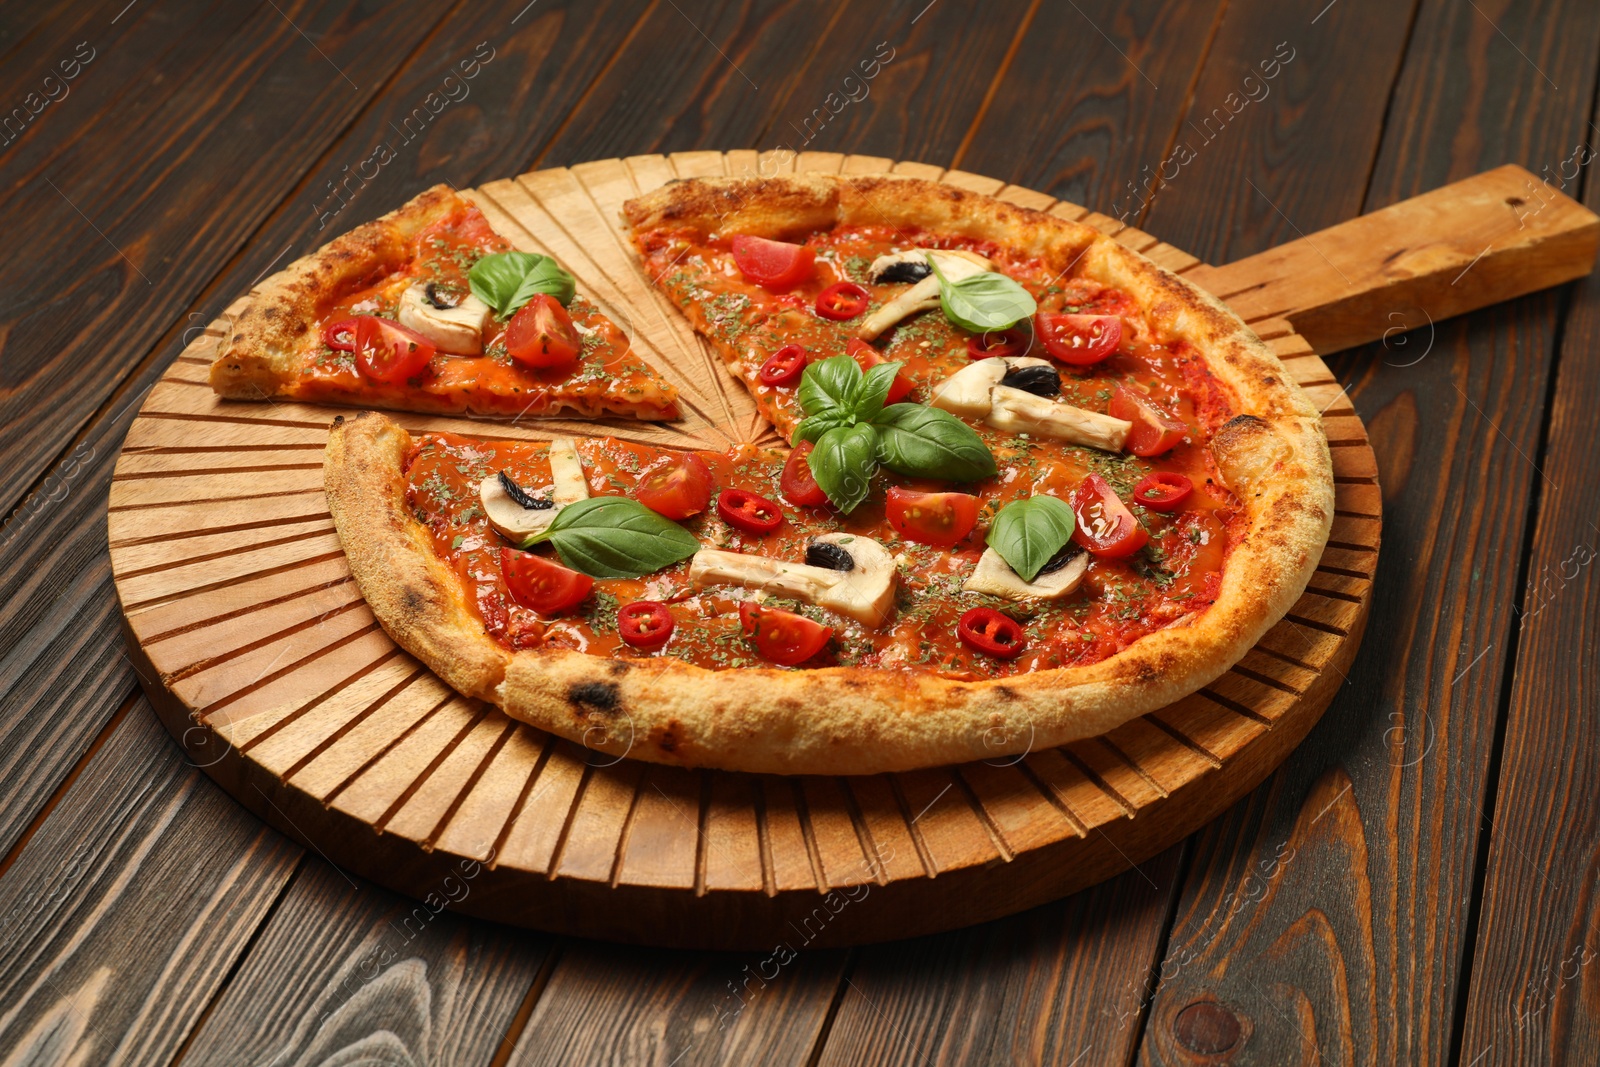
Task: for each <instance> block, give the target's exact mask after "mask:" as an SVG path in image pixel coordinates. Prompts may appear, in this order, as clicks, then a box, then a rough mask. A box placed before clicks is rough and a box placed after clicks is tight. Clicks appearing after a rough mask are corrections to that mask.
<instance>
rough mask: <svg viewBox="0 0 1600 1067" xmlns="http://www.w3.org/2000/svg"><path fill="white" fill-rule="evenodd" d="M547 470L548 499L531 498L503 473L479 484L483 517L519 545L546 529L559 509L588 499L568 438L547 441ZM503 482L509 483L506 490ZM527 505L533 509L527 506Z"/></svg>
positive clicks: (575, 453) (583, 479) (570, 441)
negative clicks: (548, 480)
mask: <svg viewBox="0 0 1600 1067" xmlns="http://www.w3.org/2000/svg"><path fill="white" fill-rule="evenodd" d="M550 471H551V474H552V476H553V478H554V482H555V484H554V485H552V486H551V490H550V497H549V499H540V498H538V497H534V496H532V494H530V493H528V492H527V490H525V489H523V488H522V487H521V486H519V485H517V483H516V482H512V481H511V478H510V476H509V475H507V474H506V473H505V472H504V471H501V472H500V473H499V474H491V475H489V477H487V478H485V479H484V480H483V481H481V482H479V483H478V500H479V501H480V502H481V503H482V504H483V514H484V516H485V517H486V518H488V520H489V525H490V526H493V527H494V528H495V529H496V530H498V531H499V532H500V533H501V534H503V535H505V536H506V537H508V538H510V539H511V540H512V541H515V542H517V543H518V544H521V543H522V542H523V541H526V540H527V539H528V538H530V537H533V536H536V535H538V534H542V533H544V532H545V531H546V530H548V529H549V528H550V524H551V523H552V522H554V521H555V518H556V515H557V514H558V513H559V512H560V511H561V509H562V508H564V507H566V506H567V505H568V504H575V503H577V502H578V501H580V500H587V499H588V498H589V483H588V481H587V479H585V478H584V475H583V461H582V460H581V459H579V458H578V449H577V446H576V445H574V444H573V443H572V439H571V438H567V437H560V438H557V439H556V440H554V441H551V442H550ZM507 482H511V485H510V486H509V487H508V486H507V485H506V483H507ZM513 490H515V495H513V492H512V491H513ZM519 497H520V498H521V499H518V498H519ZM529 503H532V504H533V506H532V507H529V506H528V504H529ZM540 505H542V506H540Z"/></svg>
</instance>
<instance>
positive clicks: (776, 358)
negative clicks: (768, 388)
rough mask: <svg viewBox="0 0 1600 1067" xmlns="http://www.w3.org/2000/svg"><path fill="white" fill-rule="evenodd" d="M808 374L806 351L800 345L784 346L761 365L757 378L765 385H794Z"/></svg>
mask: <svg viewBox="0 0 1600 1067" xmlns="http://www.w3.org/2000/svg"><path fill="white" fill-rule="evenodd" d="M805 373H806V350H805V349H804V348H801V347H800V346H799V345H784V346H783V347H782V348H780V349H778V350H777V351H776V352H774V353H772V355H771V356H770V357H769V358H768V359H767V361H766V362H765V363H763V364H761V369H760V370H758V371H756V377H757V378H760V379H761V383H762V384H763V385H778V386H782V385H794V384H796V383H797V382H799V381H800V379H801V378H802V377H804V376H805Z"/></svg>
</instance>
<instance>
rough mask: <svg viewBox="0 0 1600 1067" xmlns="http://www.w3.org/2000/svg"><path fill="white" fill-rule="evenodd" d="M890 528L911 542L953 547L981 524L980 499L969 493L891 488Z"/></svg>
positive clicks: (895, 486)
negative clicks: (979, 517)
mask: <svg viewBox="0 0 1600 1067" xmlns="http://www.w3.org/2000/svg"><path fill="white" fill-rule="evenodd" d="M886 513H887V515H888V518H889V525H890V526H893V527H894V528H895V532H896V533H898V534H899V535H900V536H901V537H904V538H905V539H906V540H907V541H916V542H918V543H919V544H924V545H935V546H937V547H939V548H949V547H950V546H951V545H953V544H955V543H956V542H957V541H959V540H961V539H962V538H963V537H965V536H967V535H968V534H969V533H971V532H972V528H973V527H974V526H976V525H978V498H977V497H975V496H971V495H969V494H967V493H918V492H916V491H914V490H911V489H902V488H900V487H899V486H898V485H892V486H890V487H889V499H888V507H887V508H886Z"/></svg>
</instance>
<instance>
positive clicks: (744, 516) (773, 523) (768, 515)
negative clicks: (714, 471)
mask: <svg viewBox="0 0 1600 1067" xmlns="http://www.w3.org/2000/svg"><path fill="white" fill-rule="evenodd" d="M717 514H718V515H721V516H722V518H723V520H724V521H725V522H727V524H728V525H729V526H733V527H735V528H737V529H740V530H743V531H744V532H745V533H747V534H754V535H755V536H757V537H765V536H766V535H767V534H769V533H771V532H772V531H773V530H776V529H777V528H778V527H780V526H782V525H783V509H782V508H780V507H778V505H776V504H774V503H773V502H772V501H770V500H768V499H767V498H766V497H764V496H756V495H755V494H754V493H747V492H745V491H744V490H743V489H724V490H723V491H722V492H720V493H718V494H717Z"/></svg>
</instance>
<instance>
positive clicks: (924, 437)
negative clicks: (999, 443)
mask: <svg viewBox="0 0 1600 1067" xmlns="http://www.w3.org/2000/svg"><path fill="white" fill-rule="evenodd" d="M872 424H873V425H874V426H876V427H877V429H878V458H879V459H880V460H882V461H883V465H884V466H885V467H888V468H889V469H890V470H892V471H894V472H895V473H896V474H904V475H906V476H907V477H908V478H940V479H943V480H944V481H947V482H973V481H977V480H978V479H979V478H987V477H989V476H990V475H992V474H994V473H995V465H994V455H993V453H991V452H990V451H989V446H988V445H986V444H984V443H983V438H981V437H979V436H978V435H977V433H976V432H974V430H973V429H972V427H970V426H968V425H967V424H966V423H964V422H962V421H961V420H960V419H958V418H956V417H955V416H954V415H952V414H950V413H949V412H948V411H943V410H940V409H939V408H931V407H929V406H928V405H926V404H891V405H890V406H889V407H886V408H884V409H883V411H881V412H879V414H878V417H877V418H875V419H873V420H872ZM1008 562H1009V561H1008Z"/></svg>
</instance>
